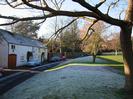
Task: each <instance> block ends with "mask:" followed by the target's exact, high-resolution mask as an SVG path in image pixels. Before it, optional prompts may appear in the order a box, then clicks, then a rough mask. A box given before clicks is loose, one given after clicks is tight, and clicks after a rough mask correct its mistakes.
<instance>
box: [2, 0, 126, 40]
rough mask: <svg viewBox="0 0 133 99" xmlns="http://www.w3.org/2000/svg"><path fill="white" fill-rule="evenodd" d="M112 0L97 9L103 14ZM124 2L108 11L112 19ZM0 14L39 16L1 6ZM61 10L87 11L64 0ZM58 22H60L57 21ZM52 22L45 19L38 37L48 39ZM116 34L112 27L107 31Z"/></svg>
mask: <svg viewBox="0 0 133 99" xmlns="http://www.w3.org/2000/svg"><path fill="white" fill-rule="evenodd" d="M88 1H89V2H91V4H92V5H94V4H96V3H98V2H99V0H88ZM111 1H112V0H108V2H107V3H106V4H105V5H103V6H101V7H100V8H99V9H100V10H101V11H103V12H105V11H106V10H107V8H108V6H109V2H111ZM122 1H124V0H121V2H120V4H119V6H118V7H117V8H113V9H112V10H111V11H110V14H109V15H111V16H112V17H114V18H118V17H119V14H118V12H120V11H121V10H122V9H124V8H125V7H126V6H127V5H126V3H125V2H122ZM50 6H51V7H53V6H52V5H50ZM0 9H1V11H0V14H1V15H13V16H19V17H26V16H35V15H39V14H40V11H36V10H27V9H25V10H20V9H17V10H16V9H13V8H11V7H9V6H3V5H0ZM62 9H63V10H68V11H69V10H73V11H83V10H87V9H85V8H83V7H81V6H80V5H79V4H77V3H73V2H72V1H71V0H66V1H65V2H64V4H63V6H62ZM122 18H124V13H123V14H122ZM59 19H61V20H62V19H65V21H66V20H67V17H60V18H58V20H59ZM4 21H5V20H2V19H0V23H2V22H4ZM59 21H60V20H59ZM54 22H55V18H50V19H47V20H46V21H45V22H44V23H43V24H42V25H41V27H40V29H39V31H38V36H44V37H46V38H48V37H50V35H52V33H53V32H54V29H53V28H54ZM83 25H84V21H80V22H79V26H80V27H82V26H83ZM0 28H5V27H0ZM115 31H116V32H118V31H119V28H117V27H114V26H112V27H111V28H109V29H108V31H107V32H108V34H109V33H112V32H115Z"/></svg>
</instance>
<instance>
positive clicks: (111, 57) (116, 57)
mask: <svg viewBox="0 0 133 99" xmlns="http://www.w3.org/2000/svg"><path fill="white" fill-rule="evenodd" d="M98 58H102V59H106V60H109V61H110V62H111V61H112V62H115V63H123V58H122V55H101V56H98Z"/></svg>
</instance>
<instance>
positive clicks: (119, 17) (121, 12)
mask: <svg viewBox="0 0 133 99" xmlns="http://www.w3.org/2000/svg"><path fill="white" fill-rule="evenodd" d="M123 12H124V10H122V11H121V12H120V14H119V19H120V20H121V14H122V13H123Z"/></svg>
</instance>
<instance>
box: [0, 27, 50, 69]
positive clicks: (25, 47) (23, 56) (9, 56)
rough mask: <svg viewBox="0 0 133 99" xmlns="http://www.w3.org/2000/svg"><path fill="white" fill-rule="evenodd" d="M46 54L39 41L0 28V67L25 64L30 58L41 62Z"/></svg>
mask: <svg viewBox="0 0 133 99" xmlns="http://www.w3.org/2000/svg"><path fill="white" fill-rule="evenodd" d="M47 54H48V52H47V47H46V46H45V45H44V44H42V43H41V42H40V41H38V40H35V39H31V38H28V37H25V36H22V35H19V34H14V33H11V32H9V31H6V30H2V29H0V68H15V67H16V66H22V65H26V64H27V62H28V61H29V60H30V59H31V58H32V59H34V60H37V61H40V62H43V61H44V60H47Z"/></svg>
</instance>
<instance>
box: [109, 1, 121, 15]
mask: <svg viewBox="0 0 133 99" xmlns="http://www.w3.org/2000/svg"><path fill="white" fill-rule="evenodd" d="M119 1H120V0H116V1H115V2H112V3H111V4H110V5H109V7H108V9H107V15H108V14H109V11H110V9H111V7H115V6H116V5H117V3H118V2H119Z"/></svg>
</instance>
